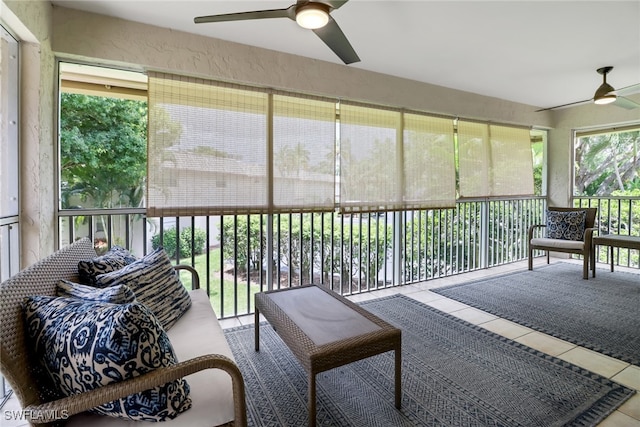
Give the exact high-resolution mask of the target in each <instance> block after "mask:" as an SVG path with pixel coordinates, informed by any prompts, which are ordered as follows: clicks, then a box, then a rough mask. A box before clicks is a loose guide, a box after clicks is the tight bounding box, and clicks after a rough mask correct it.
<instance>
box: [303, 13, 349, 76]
mask: <svg viewBox="0 0 640 427" xmlns="http://www.w3.org/2000/svg"><path fill="white" fill-rule="evenodd" d="M313 32H314V33H316V35H317V36H318V37H320V39H321V40H322V41H323V42H324V43H325V44H326V45H327V46H329V48H330V49H331V50H332V51H333V52H334V53H335V54H336V55H338V57H339V58H340V59H342V62H344V63H345V64H352V63H354V62H359V61H360V58H359V57H358V54H357V53H356V51H355V50H354V49H353V47H352V46H351V43H349V40H347V37H346V36H345V35H344V33H343V32H342V30H341V29H340V27H339V26H338V23H337V22H336V21H335V20H334V19H333V18H332V17H331V15H329V22H328V23H327V25H325V26H324V27H322V28H318V29H315V30H313Z"/></svg>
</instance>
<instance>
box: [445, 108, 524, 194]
mask: <svg viewBox="0 0 640 427" xmlns="http://www.w3.org/2000/svg"><path fill="white" fill-rule="evenodd" d="M458 156H459V174H460V196H461V197H492V196H524V195H530V194H533V193H534V182H533V160H532V151H531V133H530V131H529V129H525V128H517V127H508V126H498V125H492V124H485V123H474V122H467V121H464V120H459V121H458Z"/></svg>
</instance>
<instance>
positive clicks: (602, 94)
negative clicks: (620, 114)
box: [536, 66, 640, 112]
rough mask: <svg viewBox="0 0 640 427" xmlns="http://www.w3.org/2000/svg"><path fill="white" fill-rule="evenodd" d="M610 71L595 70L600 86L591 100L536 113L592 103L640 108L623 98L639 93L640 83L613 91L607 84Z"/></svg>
mask: <svg viewBox="0 0 640 427" xmlns="http://www.w3.org/2000/svg"><path fill="white" fill-rule="evenodd" d="M611 70H613V67H611V66H607V67H601V68H598V69H597V70H596V72H597V73H598V74H601V75H602V84H601V85H600V86H599V87H598V89H596V92H595V93H594V95H593V98H590V99H585V100H582V101H576V102H570V103H568V104H562V105H556V106H555V107H549V108H542V109H540V110H536V112H539V111H548V110H555V109H556V108H562V107H569V106H571V105H578V104H584V103H587V102H592V101H593V103H594V104H599V105H605V104H611V103H614V104H615V105H616V106H618V107H622V108H626V109H627V110H633V109H634V108H638V107H640V104H638V103H637V102H635V101H632V100H631V99H629V98H625V97H624V96H623V95H631V94H634V93H637V92H640V83H638V84H635V85H631V86H627V87H623V88H622V89H618V90H615V89H614V88H613V86H611V85H610V84H609V83H607V74H609V72H610V71H611Z"/></svg>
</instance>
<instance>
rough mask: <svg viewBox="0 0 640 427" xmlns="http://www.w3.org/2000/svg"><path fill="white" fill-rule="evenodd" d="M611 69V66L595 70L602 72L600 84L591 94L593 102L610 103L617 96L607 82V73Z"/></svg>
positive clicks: (599, 103)
mask: <svg viewBox="0 0 640 427" xmlns="http://www.w3.org/2000/svg"><path fill="white" fill-rule="evenodd" d="M611 70H613V67H602V68H598V69H597V70H596V71H597V72H598V74H602V84H601V85H600V87H599V88H598V90H596V93H595V94H594V95H593V103H594V104H598V105H605V104H611V103H612V102H614V101H615V100H616V98H617V96H616V94H615V89H614V88H613V87H612V86H611V85H610V84H609V83H607V73H608V72H609V71H611Z"/></svg>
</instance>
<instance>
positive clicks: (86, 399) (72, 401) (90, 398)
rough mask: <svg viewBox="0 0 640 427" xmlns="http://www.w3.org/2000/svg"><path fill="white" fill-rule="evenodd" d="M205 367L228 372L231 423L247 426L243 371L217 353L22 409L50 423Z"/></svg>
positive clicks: (38, 419)
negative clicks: (231, 386)
mask: <svg viewBox="0 0 640 427" xmlns="http://www.w3.org/2000/svg"><path fill="white" fill-rule="evenodd" d="M204 369H222V370H224V371H226V372H227V373H228V374H229V375H230V376H231V382H232V385H233V400H234V411H235V419H234V424H233V425H234V426H236V427H238V426H239V427H244V426H246V425H247V417H246V402H245V395H244V382H243V379H242V374H241V373H240V370H239V369H238V366H237V365H236V364H235V363H234V362H233V361H232V360H231V359H229V358H228V357H226V356H223V355H220V354H208V355H205V356H200V357H196V358H193V359H190V360H187V361H184V362H180V363H177V364H175V365H172V366H169V367H166V368H159V369H156V370H154V371H152V372H148V373H146V374H144V375H140V376H138V377H136V378H132V379H130V380H127V381H122V382H118V383H113V384H109V385H107V386H104V387H100V388H97V389H94V390H91V391H88V392H83V393H81V394H76V395H73V396H69V397H65V398H62V399H58V400H54V401H52V402H48V403H44V404H42V405H31V406H28V407H26V408H24V410H25V414H28V416H29V417H30V421H31V422H32V423H34V424H36V423H50V422H53V421H56V420H59V419H62V418H60V417H69V416H71V415H75V414H79V413H81V412H84V411H87V410H89V409H91V408H94V407H96V406H99V405H102V404H105V403H108V402H111V401H113V400H116V399H120V398H123V397H126V396H129V395H130V394H134V393H139V392H141V391H144V390H148V389H150V388H152V387H155V386H159V385H162V384H165V383H167V382H169V381H173V380H176V379H178V378H182V377H185V376H187V375H191V374H194V373H196V372H198V371H202V370H204ZM56 417H58V418H56Z"/></svg>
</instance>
